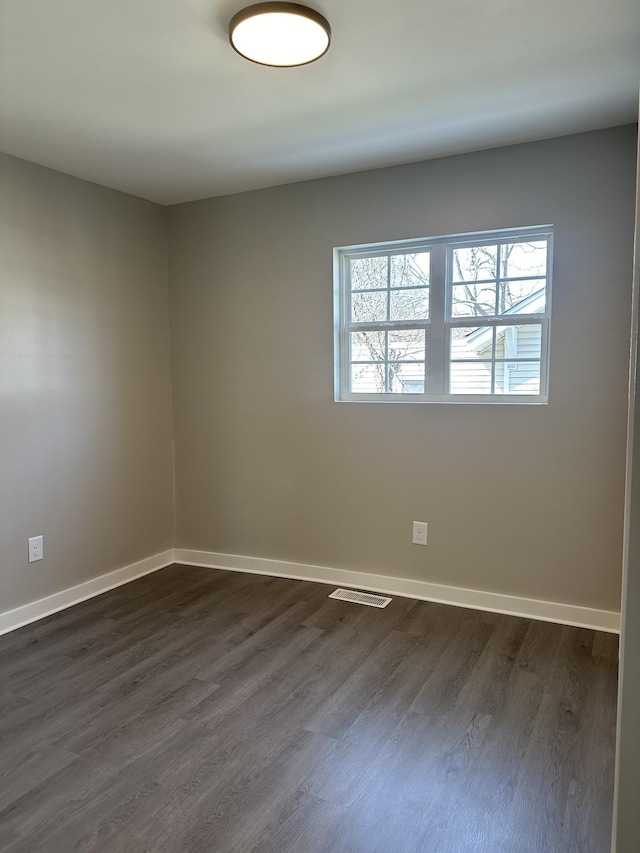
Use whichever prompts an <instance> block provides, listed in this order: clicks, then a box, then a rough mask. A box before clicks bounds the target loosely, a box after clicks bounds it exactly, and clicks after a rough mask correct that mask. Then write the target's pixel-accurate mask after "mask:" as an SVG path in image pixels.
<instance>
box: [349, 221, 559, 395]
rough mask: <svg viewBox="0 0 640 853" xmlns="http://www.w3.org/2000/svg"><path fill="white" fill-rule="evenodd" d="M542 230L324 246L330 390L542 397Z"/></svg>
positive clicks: (545, 250) (545, 308) (545, 233)
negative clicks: (331, 305) (331, 350)
mask: <svg viewBox="0 0 640 853" xmlns="http://www.w3.org/2000/svg"><path fill="white" fill-rule="evenodd" d="M551 243H552V229H551V227H549V226H546V227H544V228H532V229H527V230H508V231H498V232H492V233H481V234H464V235H458V236H455V237H438V238H434V239H431V240H413V241H402V242H396V243H384V244H375V245H370V246H351V247H347V248H341V249H336V250H335V261H336V264H335V269H336V284H335V320H336V322H335V330H336V331H335V335H336V341H335V354H336V371H335V374H336V399H337V400H365V401H366V400H369V401H375V400H380V401H387V402H388V401H413V402H459V403H488V402H491V403H498V402H500V403H545V402H547V362H548V358H547V356H548V349H549V318H550V307H551V277H550V276H551Z"/></svg>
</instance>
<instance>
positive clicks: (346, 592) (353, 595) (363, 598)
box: [329, 589, 391, 607]
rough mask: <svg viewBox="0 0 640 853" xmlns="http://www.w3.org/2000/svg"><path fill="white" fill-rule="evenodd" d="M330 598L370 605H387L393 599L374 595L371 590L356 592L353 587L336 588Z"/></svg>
mask: <svg viewBox="0 0 640 853" xmlns="http://www.w3.org/2000/svg"><path fill="white" fill-rule="evenodd" d="M329 598H339V599H340V601H352V602H353V603H354V604H368V605H369V607H386V606H387V604H388V603H389V602H390V601H391V599H390V598H385V597H384V596H383V595H372V594H371V593H370V592H355V590H353V589H336V590H334V591H333V592H332V593H331V595H330V596H329Z"/></svg>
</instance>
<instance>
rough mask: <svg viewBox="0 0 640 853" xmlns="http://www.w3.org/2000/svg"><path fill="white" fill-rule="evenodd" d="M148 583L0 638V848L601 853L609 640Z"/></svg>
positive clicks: (194, 575) (610, 711)
mask: <svg viewBox="0 0 640 853" xmlns="http://www.w3.org/2000/svg"><path fill="white" fill-rule="evenodd" d="M330 591H331V588H330V587H327V586H325V585H323V584H316V583H310V582H299V581H292V580H287V579H283V578H270V577H265V576H260V575H250V574H241V573H233V572H223V571H216V570H213V569H197V568H194V569H190V568H185V567H179V566H175V567H169V568H167V569H163V570H161V571H159V572H156V573H153V574H151V575H148V576H145V577H143V578H140V579H138V580H137V581H134V582H133V583H131V584H127V585H125V586H122V587H119V588H117V589H114V590H111V591H110V592H108V593H105V594H103V595H101V596H99V597H97V598H95V599H91V600H89V601H86V602H83V603H82V604H80V605H77V606H76V607H73V608H70V609H68V610H66V611H62V612H60V613H58V614H54V615H53V616H51V617H48V618H47V619H45V620H42V621H41V622H38V623H34V624H33V625H29V626H26V627H24V628H22V629H20V630H18V631H16V632H13V633H12V634H8V635H5V636H4V637H0V851H2V853H71V851H76V853H80V851H91V853H143V851H144V853H181V851H185V853H197V851H203V853H204V851H206V853H463V851H469V853H608V847H609V837H610V829H611V803H612V779H613V760H614V738H615V707H616V675H617V639H616V638H615V637H614V636H612V635H604V634H598V633H595V632H592V631H588V630H585V629H578V628H570V627H567V626H560V625H554V624H551V623H542V622H532V621H530V620H526V619H520V618H516V617H509V616H500V615H498V614H488V613H482V612H480V611H474V610H465V609H463V608H455V607H448V606H446V605H441V604H435V603H431V602H426V601H425V602H423V601H415V600H409V599H402V598H394V600H393V601H392V602H391V604H390V605H389V606H388V607H387V608H385V609H384V610H375V609H373V608H368V607H361V606H358V605H354V604H350V603H346V602H341V601H336V600H334V599H328V597H327V596H328V594H329V592H330Z"/></svg>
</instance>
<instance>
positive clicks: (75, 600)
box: [0, 549, 174, 634]
mask: <svg viewBox="0 0 640 853" xmlns="http://www.w3.org/2000/svg"><path fill="white" fill-rule="evenodd" d="M173 562H174V559H173V549H169V550H168V551H162V553H160V554H154V555H153V556H152V557H146V558H145V559H144V560H139V561H138V562H137V563H131V564H130V565H128V566H123V567H122V568H121V569H116V570H115V571H114V572H108V573H107V574H106V575H100V576H99V577H97V578H92V579H91V580H89V581H85V582H84V583H80V584H78V585H77V586H71V587H69V588H68V589H63V590H62V591H61V592H56V593H54V594H53V595H48V596H47V597H46V598H40V599H38V600H37V601H32V602H30V603H29V604H24V605H23V606H22V607H16V608H15V609H14V610H7V611H5V612H4V613H0V634H6V633H7V632H8V631H15V629H16V628H21V627H22V626H23V625H28V624H29V623H30V622H35V621H36V620H37V619H44V617H45V616H50V615H51V614H52V613H57V611H58V610H64V609H65V608H67V607H72V606H73V605H74V604H79V603H80V602H81V601H85V600H86V599H87V598H93V597H94V596H96V595H100V594H101V593H103V592H107V590H110V589H113V588H114V587H116V586H122V584H125V583H129V581H133V580H135V579H136V578H140V577H142V576H143V575H148V574H150V573H151V572H157V571H158V569H164V568H165V566H170V565H171V564H172V563H173Z"/></svg>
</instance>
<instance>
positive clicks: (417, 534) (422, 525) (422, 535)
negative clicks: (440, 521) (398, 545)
mask: <svg viewBox="0 0 640 853" xmlns="http://www.w3.org/2000/svg"><path fill="white" fill-rule="evenodd" d="M411 541H412V542H413V544H414V545H426V544H427V522H426V521H414V522H413V539H412V540H411Z"/></svg>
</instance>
